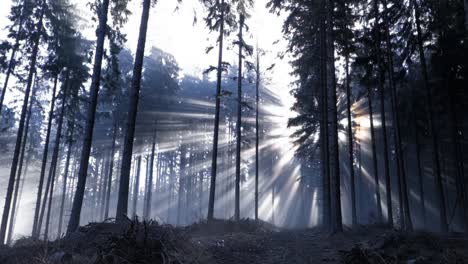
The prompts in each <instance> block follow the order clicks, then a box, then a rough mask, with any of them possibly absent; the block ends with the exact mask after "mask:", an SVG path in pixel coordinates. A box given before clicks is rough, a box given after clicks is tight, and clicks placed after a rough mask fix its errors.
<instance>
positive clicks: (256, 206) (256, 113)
mask: <svg viewBox="0 0 468 264" xmlns="http://www.w3.org/2000/svg"><path fill="white" fill-rule="evenodd" d="M256 77H257V80H256V82H255V101H256V102H255V220H258V168H259V166H260V163H259V160H258V157H259V150H258V143H259V138H258V136H259V120H258V117H259V115H258V113H259V112H258V111H259V106H260V96H259V89H260V56H259V50H258V47H257V76H256Z"/></svg>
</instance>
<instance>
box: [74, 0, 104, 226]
mask: <svg viewBox="0 0 468 264" xmlns="http://www.w3.org/2000/svg"><path fill="white" fill-rule="evenodd" d="M100 7H101V8H100V10H99V27H98V30H97V33H96V34H97V42H96V55H95V58H94V67H93V76H92V81H91V88H90V98H89V100H90V101H89V107H88V113H87V116H86V126H85V130H84V137H83V148H82V150H81V157H80V169H79V172H78V183H77V185H76V191H75V197H74V199H73V206H72V211H71V215H70V221H69V223H68V228H67V233H71V232H74V231H76V229H77V228H78V226H79V225H80V215H81V207H82V204H83V196H84V192H85V187H86V176H87V174H88V166H89V155H90V153H91V144H92V141H93V130H94V121H95V116H96V106H97V99H98V92H99V85H100V81H101V65H102V56H103V51H104V40H105V38H106V27H107V13H108V11H109V0H103V1H102V3H101V5H100Z"/></svg>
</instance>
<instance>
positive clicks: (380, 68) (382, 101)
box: [374, 0, 393, 227]
mask: <svg viewBox="0 0 468 264" xmlns="http://www.w3.org/2000/svg"><path fill="white" fill-rule="evenodd" d="M374 12H375V17H374V18H375V22H374V23H375V25H374V30H375V43H376V45H375V57H376V63H377V75H378V76H377V78H378V88H379V94H380V119H381V123H382V124H381V127H382V141H383V154H384V155H383V159H384V178H385V195H386V204H387V216H388V225H389V226H390V227H393V211H392V191H391V186H390V182H391V181H390V166H389V164H388V141H387V122H386V114H385V91H384V89H385V71H384V68H383V65H382V64H383V62H382V49H381V34H380V33H381V32H380V14H379V4H378V0H374Z"/></svg>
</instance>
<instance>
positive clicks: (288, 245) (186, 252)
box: [0, 220, 468, 264]
mask: <svg viewBox="0 0 468 264" xmlns="http://www.w3.org/2000/svg"><path fill="white" fill-rule="evenodd" d="M0 263H2V264H3V263H4V264H10V263H15V264H16V263H18V264H23V263H25V264H26V263H31V264H34V263H44V264H45V263H75V264H78V263H80V264H81V263H91V264H111V263H112V264H117V263H119V264H120V263H122V264H123V263H138V264H140V263H141V264H146V263H164V264H166V263H168V264H169V263H174V264H185V263H200V264H204V263H206V264H212V263H213V264H214V263H220V264H231V263H232V264H234V263H241V264H246V263H263V264H270V263H288V264H289V263H350V264H357V263H359V264H361V263H362V264H366V263H369V264H374V263H375V264H380V263H382V264H383V263H454V264H455V263H457V264H458V263H468V239H467V238H466V237H465V236H463V235H461V234H448V235H436V234H429V233H411V234H404V233H400V232H397V231H394V230H388V229H384V228H380V227H361V228H358V229H357V230H353V231H346V232H344V233H341V234H334V235H330V234H329V233H328V232H326V231H324V230H322V229H307V230H279V229H277V228H275V227H273V226H271V225H269V224H266V223H261V222H260V223H256V222H254V221H251V220H242V221H240V222H234V221H221V220H216V221H214V222H212V223H206V222H202V223H198V224H194V225H192V226H189V227H185V228H175V227H172V226H168V225H159V224H158V223H155V222H149V223H141V222H137V221H128V223H124V224H116V223H111V222H107V223H95V224H90V225H88V226H85V227H81V228H80V229H79V231H78V232H75V233H73V234H70V235H68V236H66V237H64V238H62V239H60V240H58V241H55V242H49V243H44V242H41V241H34V240H31V239H27V238H25V239H21V240H19V241H17V242H16V244H15V245H14V246H13V247H3V248H0Z"/></svg>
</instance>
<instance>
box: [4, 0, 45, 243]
mask: <svg viewBox="0 0 468 264" xmlns="http://www.w3.org/2000/svg"><path fill="white" fill-rule="evenodd" d="M44 10H45V1H44V0H43V1H42V10H41V14H40V18H39V22H38V23H37V34H36V37H35V38H34V44H33V50H32V55H31V63H30V66H29V75H28V81H27V84H26V90H25V92H24V99H23V107H22V109H21V117H20V121H19V127H18V133H17V136H16V143H15V150H14V153H13V160H12V162H11V169H10V177H9V179H8V187H7V191H6V197H5V206H4V207H3V215H2V223H1V226H0V244H4V243H5V235H6V231H7V230H6V229H7V224H8V219H9V216H10V209H11V198H12V196H13V187H14V184H15V176H16V170H17V168H18V161H19V156H20V150H21V142H22V138H23V132H24V123H25V119H26V113H27V110H28V103H29V95H30V93H31V85H32V81H33V76H34V73H35V71H36V61H37V53H38V51H39V42H40V38H41V35H42V19H43V17H44Z"/></svg>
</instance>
